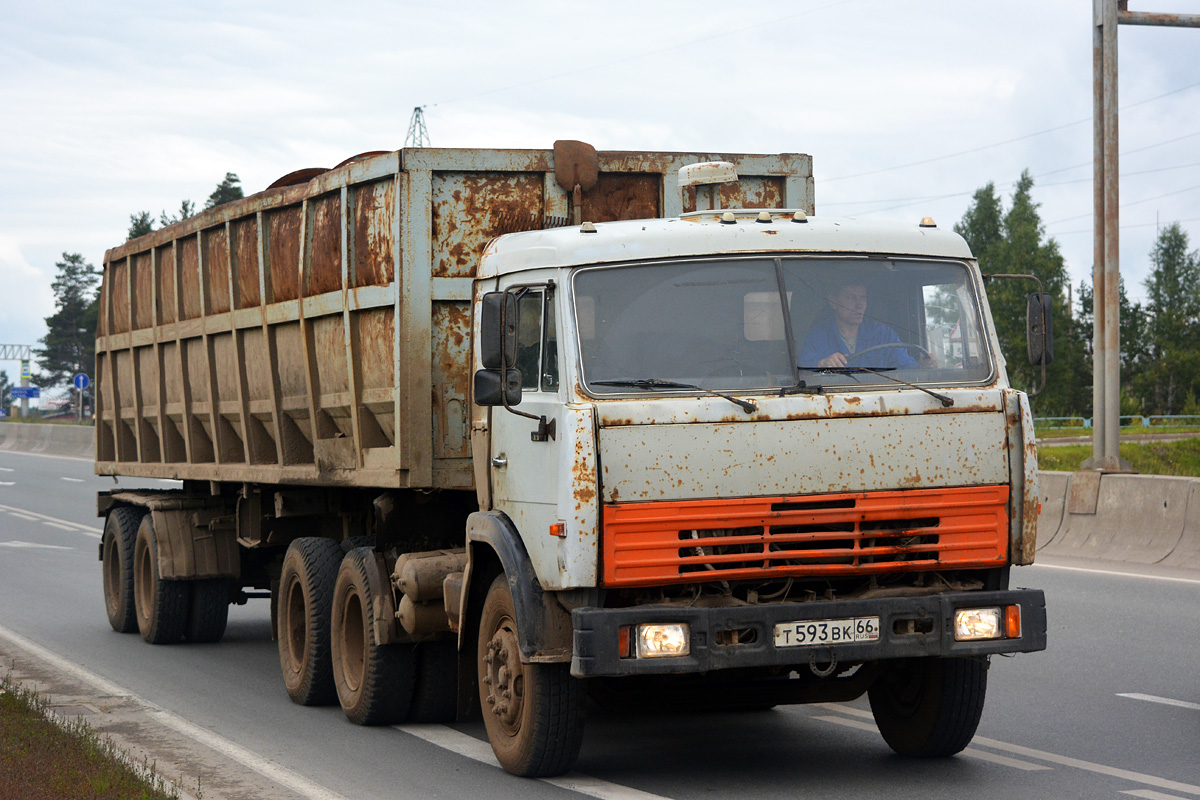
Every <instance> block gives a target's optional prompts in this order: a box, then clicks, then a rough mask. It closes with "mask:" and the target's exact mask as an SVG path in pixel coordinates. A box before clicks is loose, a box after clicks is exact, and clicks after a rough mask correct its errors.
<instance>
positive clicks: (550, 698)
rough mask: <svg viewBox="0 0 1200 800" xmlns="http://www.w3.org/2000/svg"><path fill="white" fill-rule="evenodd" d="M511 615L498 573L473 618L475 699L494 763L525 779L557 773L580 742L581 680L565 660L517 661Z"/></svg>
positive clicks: (569, 763) (571, 759) (517, 647)
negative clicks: (477, 615) (476, 637)
mask: <svg viewBox="0 0 1200 800" xmlns="http://www.w3.org/2000/svg"><path fill="white" fill-rule="evenodd" d="M516 620H517V615H516V612H515V610H514V606H513V599H512V592H511V590H510V589H509V587H508V581H507V579H506V578H505V577H504V575H500V576H498V577H497V578H496V580H495V581H493V582H492V586H491V588H490V589H488V594H487V599H486V600H485V601H484V604H483V610H482V612H481V613H480V619H479V646H478V649H477V651H476V664H477V671H478V679H479V702H480V708H482V710H483V721H484V726H485V727H486V728H487V734H488V739H489V740H490V741H491V743H492V751H493V752H495V754H496V759H497V760H498V761H499V762H500V766H502V767H504V769H506V770H508V771H509V772H511V773H512V774H514V775H521V776H523V777H529V778H540V777H547V776H550V775H561V774H562V773H564V772H567V771H568V770H570V769H571V767H572V766H573V765H574V764H575V759H576V758H578V757H579V747H580V745H581V744H582V743H583V718H584V703H585V701H586V698H587V690H586V688H585V685H584V682H583V681H582V680H579V679H578V678H572V677H571V673H570V668H569V665H567V664H530V663H525V662H522V661H521V648H520V645H519V640H518V637H517V621H516Z"/></svg>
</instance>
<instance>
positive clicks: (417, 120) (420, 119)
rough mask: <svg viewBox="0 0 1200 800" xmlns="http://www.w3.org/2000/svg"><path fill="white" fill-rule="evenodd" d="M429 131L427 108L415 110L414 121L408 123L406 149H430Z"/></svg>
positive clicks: (405, 140) (405, 138)
mask: <svg viewBox="0 0 1200 800" xmlns="http://www.w3.org/2000/svg"><path fill="white" fill-rule="evenodd" d="M429 145H430V142H429V129H428V128H426V127H425V106H417V107H416V108H414V109H413V113H412V119H411V120H410V121H409V123H408V135H407V136H405V137H404V146H405V147H429Z"/></svg>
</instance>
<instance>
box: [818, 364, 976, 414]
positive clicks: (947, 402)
mask: <svg viewBox="0 0 1200 800" xmlns="http://www.w3.org/2000/svg"><path fill="white" fill-rule="evenodd" d="M800 369H805V370H808V371H810V372H826V373H831V374H834V375H854V374H855V373H859V372H869V373H871V374H872V375H878V376H879V377H881V378H887V379H888V380H889V381H892V382H894V383H900V384H903V385H905V386H907V387H909V388H911V389H917V390H919V391H922V392H924V393H925V394H927V395H929V396H930V397H932V398H933V399H934V400H937V401H938V402H939V403H941V404H942V406H943V407H945V408H949V407H950V406H952V405H954V398H952V397H947V396H946V395H944V394H939V393H938V392H935V391H932V390H930V389H926V388H925V387H924V386H918V385H917V384H915V383H909V382H908V381H902V380H900V379H899V378H894V377H892V376H891V375H885V374H884V372H891V371H892V370H894V369H895V367H879V368H877V369H872V368H871V367H801V368H800Z"/></svg>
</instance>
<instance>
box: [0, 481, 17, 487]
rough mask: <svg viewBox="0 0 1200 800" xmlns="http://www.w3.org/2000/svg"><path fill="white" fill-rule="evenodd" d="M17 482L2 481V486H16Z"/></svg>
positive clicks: (0, 483) (0, 482) (0, 484)
mask: <svg viewBox="0 0 1200 800" xmlns="http://www.w3.org/2000/svg"><path fill="white" fill-rule="evenodd" d="M16 485H17V482H16V481H0V486H16Z"/></svg>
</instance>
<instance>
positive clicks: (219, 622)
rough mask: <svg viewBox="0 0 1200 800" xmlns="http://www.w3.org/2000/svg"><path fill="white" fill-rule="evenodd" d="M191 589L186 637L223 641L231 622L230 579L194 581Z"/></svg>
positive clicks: (193, 639) (202, 641) (207, 641)
mask: <svg viewBox="0 0 1200 800" xmlns="http://www.w3.org/2000/svg"><path fill="white" fill-rule="evenodd" d="M191 590H192V602H191V608H190V609H189V610H188V619H187V627H186V628H185V629H184V631H183V635H184V637H185V638H186V639H187V640H188V641H189V642H196V643H212V642H219V641H221V638H222V637H224V636H225V626H226V625H227V624H228V623H229V579H228V578H209V579H207V580H199V581H192V582H191Z"/></svg>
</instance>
